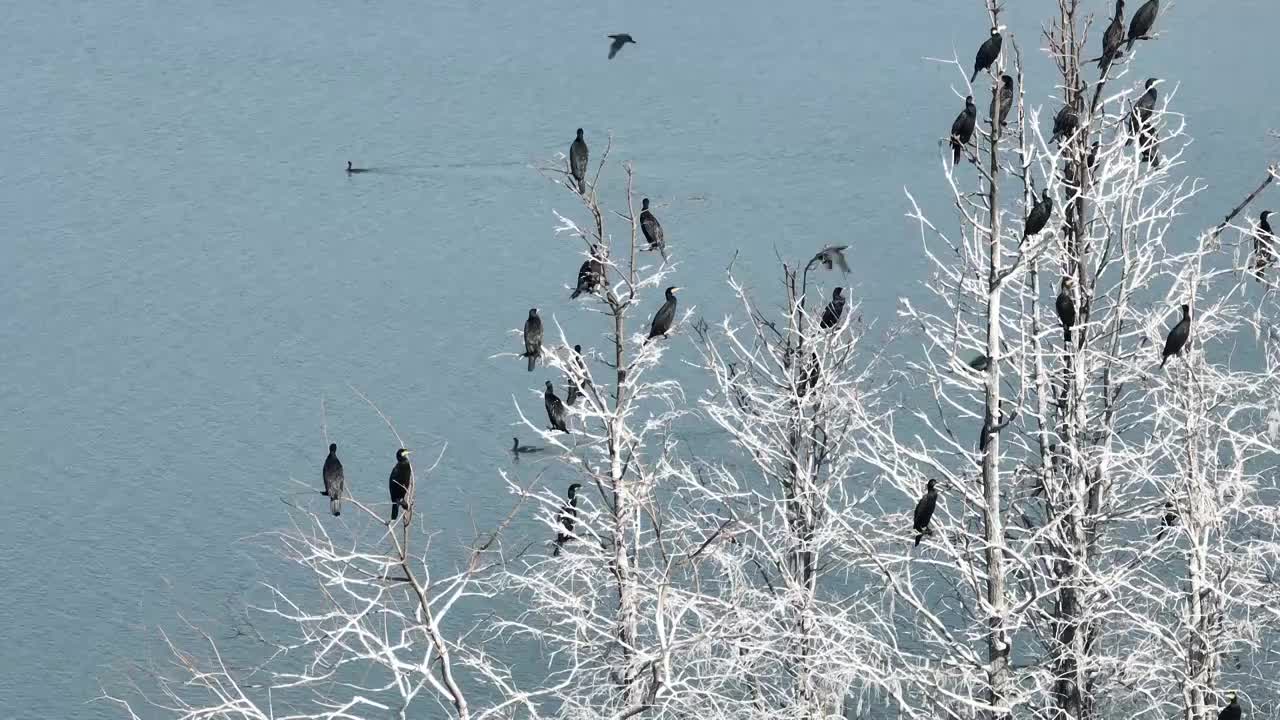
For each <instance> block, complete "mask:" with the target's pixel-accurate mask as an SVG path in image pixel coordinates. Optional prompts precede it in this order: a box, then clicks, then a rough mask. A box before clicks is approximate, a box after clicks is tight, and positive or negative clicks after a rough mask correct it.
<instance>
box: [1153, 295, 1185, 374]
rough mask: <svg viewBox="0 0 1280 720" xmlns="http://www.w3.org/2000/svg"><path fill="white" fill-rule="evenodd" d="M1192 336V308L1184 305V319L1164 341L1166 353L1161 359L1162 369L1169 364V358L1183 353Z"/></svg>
mask: <svg viewBox="0 0 1280 720" xmlns="http://www.w3.org/2000/svg"><path fill="white" fill-rule="evenodd" d="M1190 336H1191V306H1190V305H1186V304H1184V305H1183V306H1182V319H1181V320H1179V321H1178V324H1177V325H1174V326H1173V329H1172V330H1170V331H1169V336H1168V337H1166V338H1165V339H1164V353H1163V356H1162V357H1161V359H1160V367H1161V368H1163V367H1164V364H1165V363H1167V362H1169V358H1171V357H1173V356H1174V355H1177V354H1179V353H1181V352H1182V348H1183V347H1185V346H1186V344H1187V338H1189V337H1190Z"/></svg>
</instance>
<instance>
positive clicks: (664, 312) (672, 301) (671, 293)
mask: <svg viewBox="0 0 1280 720" xmlns="http://www.w3.org/2000/svg"><path fill="white" fill-rule="evenodd" d="M679 289H680V288H678V287H676V286H674V285H672V286H671V287H669V288H667V301H666V302H664V303H662V307H660V308H658V312H656V313H654V314H653V324H652V325H650V326H649V338H648V339H647V340H645V342H648V341H649V340H652V339H654V338H656V337H659V336H665V335H666V334H667V332H668V331H669V330H671V325H672V324H673V323H674V322H675V321H676V291H677V290H679Z"/></svg>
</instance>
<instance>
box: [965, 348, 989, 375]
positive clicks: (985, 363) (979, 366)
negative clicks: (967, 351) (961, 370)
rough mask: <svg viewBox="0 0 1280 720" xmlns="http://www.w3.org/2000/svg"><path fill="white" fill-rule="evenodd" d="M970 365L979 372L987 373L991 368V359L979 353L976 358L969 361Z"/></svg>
mask: <svg viewBox="0 0 1280 720" xmlns="http://www.w3.org/2000/svg"><path fill="white" fill-rule="evenodd" d="M968 365H969V367H971V368H973V369H974V370H977V371H978V372H986V370H987V368H989V367H991V358H989V357H987V356H986V355H985V354H983V353H978V355H977V356H976V357H974V358H973V359H972V360H970V361H969V363H968Z"/></svg>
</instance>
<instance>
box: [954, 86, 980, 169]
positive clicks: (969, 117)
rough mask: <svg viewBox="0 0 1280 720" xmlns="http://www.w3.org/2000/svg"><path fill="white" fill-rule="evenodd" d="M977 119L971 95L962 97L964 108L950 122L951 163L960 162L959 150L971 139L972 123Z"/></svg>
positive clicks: (976, 109) (976, 110)
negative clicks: (953, 120)
mask: <svg viewBox="0 0 1280 720" xmlns="http://www.w3.org/2000/svg"><path fill="white" fill-rule="evenodd" d="M977 120H978V108H977V107H975V106H974V104H973V96H972V95H969V96H966V97H965V99H964V110H961V111H960V114H959V115H957V116H956V119H955V122H953V123H951V164H952V165H956V164H958V163H959V162H960V151H961V149H962V148H964V146H966V145H968V144H969V141H970V140H971V139H973V125H974V123H975V122H977Z"/></svg>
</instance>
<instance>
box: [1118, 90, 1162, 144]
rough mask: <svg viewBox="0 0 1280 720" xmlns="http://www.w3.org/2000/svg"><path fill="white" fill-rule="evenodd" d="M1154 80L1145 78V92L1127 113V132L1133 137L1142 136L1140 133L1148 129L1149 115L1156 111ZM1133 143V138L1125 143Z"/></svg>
mask: <svg viewBox="0 0 1280 720" xmlns="http://www.w3.org/2000/svg"><path fill="white" fill-rule="evenodd" d="M1157 82H1159V81H1158V80H1157V79H1156V78H1147V84H1146V92H1144V93H1142V95H1141V96H1140V97H1139V98H1138V99H1137V100H1136V101H1135V102H1134V103H1133V110H1132V111H1131V112H1130V113H1129V132H1131V133H1133V134H1134V135H1139V136H1141V135H1142V131H1143V130H1144V129H1146V128H1147V127H1149V125H1150V120H1151V113H1153V112H1155V109H1156V83H1157ZM1132 142H1133V138H1129V141H1128V142H1127V143H1125V144H1126V145H1128V144H1129V143H1132Z"/></svg>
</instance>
